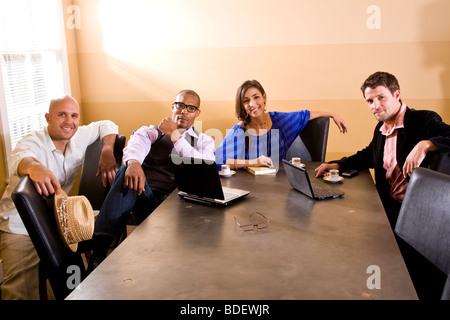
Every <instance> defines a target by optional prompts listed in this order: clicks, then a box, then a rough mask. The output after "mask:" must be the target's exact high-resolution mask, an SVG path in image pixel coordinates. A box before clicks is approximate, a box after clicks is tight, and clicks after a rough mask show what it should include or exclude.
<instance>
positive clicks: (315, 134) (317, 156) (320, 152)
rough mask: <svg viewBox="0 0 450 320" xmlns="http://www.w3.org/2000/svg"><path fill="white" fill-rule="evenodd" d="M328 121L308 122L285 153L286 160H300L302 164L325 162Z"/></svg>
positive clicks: (324, 119) (323, 118) (318, 119)
mask: <svg viewBox="0 0 450 320" xmlns="http://www.w3.org/2000/svg"><path fill="white" fill-rule="evenodd" d="M329 127H330V119H328V118H325V117H322V118H316V119H313V120H310V121H308V123H307V124H306V126H305V127H304V128H303V130H302V132H300V135H299V136H298V137H297V138H296V139H295V140H294V142H293V143H292V145H291V146H290V148H289V150H288V151H287V153H286V159H287V160H290V159H291V158H293V157H300V158H302V162H310V161H320V162H324V161H325V155H326V152H327V141H328V129H329Z"/></svg>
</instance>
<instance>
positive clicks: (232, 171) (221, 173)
mask: <svg viewBox="0 0 450 320" xmlns="http://www.w3.org/2000/svg"><path fill="white" fill-rule="evenodd" d="M235 173H236V171H234V170H230V174H223V172H222V171H219V175H220V176H222V177H231V176H232V175H233V174H235Z"/></svg>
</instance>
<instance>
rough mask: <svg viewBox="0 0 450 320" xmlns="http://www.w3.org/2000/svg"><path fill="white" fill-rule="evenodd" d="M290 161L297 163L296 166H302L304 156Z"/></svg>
mask: <svg viewBox="0 0 450 320" xmlns="http://www.w3.org/2000/svg"><path fill="white" fill-rule="evenodd" d="M290 163H292V164H293V165H296V166H300V165H301V164H302V158H298V157H295V158H292V159H291V161H290Z"/></svg>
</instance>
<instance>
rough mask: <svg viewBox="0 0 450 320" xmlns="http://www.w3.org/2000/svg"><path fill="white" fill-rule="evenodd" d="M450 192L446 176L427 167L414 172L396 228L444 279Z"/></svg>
mask: <svg viewBox="0 0 450 320" xmlns="http://www.w3.org/2000/svg"><path fill="white" fill-rule="evenodd" d="M449 191H450V176H449V175H446V174H443V173H440V172H436V171H433V170H430V169H426V168H416V169H414V171H413V174H412V176H411V179H410V181H409V184H408V189H407V190H406V194H405V198H404V199H403V204H402V207H401V209H400V213H399V217H398V220H397V224H396V226H395V232H396V233H397V234H398V235H399V236H400V237H401V238H403V239H404V240H405V241H406V242H408V243H409V244H410V245H411V246H412V247H413V248H414V249H416V250H417V251H418V252H419V253H421V254H422V255H423V256H424V257H425V258H427V259H428V260H429V261H430V262H432V263H433V264H434V265H435V266H436V267H437V268H439V269H440V270H441V271H442V272H444V274H446V275H447V276H448V275H449V273H450V192H449ZM449 285H450V282H449V281H447V286H449ZM448 290H450V287H449V288H447V287H446V288H444V293H445V291H447V293H448V292H449V291H448ZM443 297H444V294H443Z"/></svg>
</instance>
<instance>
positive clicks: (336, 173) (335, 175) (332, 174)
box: [328, 169, 339, 181]
mask: <svg viewBox="0 0 450 320" xmlns="http://www.w3.org/2000/svg"><path fill="white" fill-rule="evenodd" d="M328 179H330V180H333V181H337V180H339V170H337V169H331V170H330V171H329V174H328Z"/></svg>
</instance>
